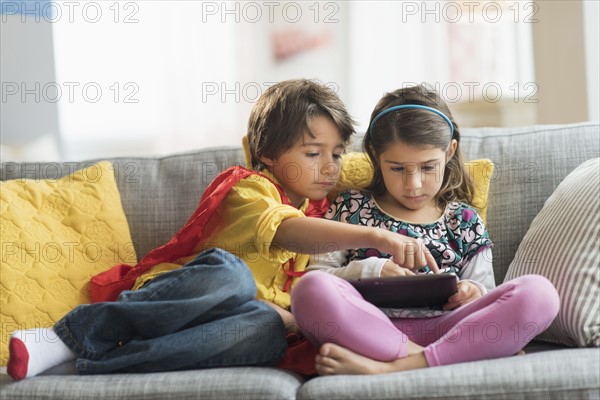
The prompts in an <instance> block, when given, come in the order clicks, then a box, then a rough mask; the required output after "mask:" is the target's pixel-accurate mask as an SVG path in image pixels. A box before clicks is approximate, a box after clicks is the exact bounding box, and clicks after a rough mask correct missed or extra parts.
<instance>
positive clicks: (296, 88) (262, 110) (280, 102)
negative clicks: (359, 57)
mask: <svg viewBox="0 0 600 400" xmlns="http://www.w3.org/2000/svg"><path fill="white" fill-rule="evenodd" d="M319 116H324V117H329V118H331V119H332V121H333V122H334V123H335V125H336V126H337V127H338V128H339V129H340V131H341V133H342V140H343V142H344V144H347V143H348V142H349V140H350V137H351V136H352V134H353V133H354V120H353V119H352V117H350V114H348V111H346V107H345V106H344V104H343V103H342V101H341V100H340V98H339V97H338V96H337V94H336V93H335V92H334V91H333V90H332V89H331V88H329V87H327V86H325V85H323V84H322V83H320V82H317V81H313V80H308V79H296V80H287V81H283V82H279V83H277V84H275V85H273V86H271V87H269V88H268V89H267V90H266V91H265V92H264V93H263V94H262V95H261V96H260V98H259V99H258V101H257V102H256V104H255V105H254V107H253V108H252V111H251V112H250V118H249V120H248V144H249V148H250V156H251V161H252V168H253V169H255V170H261V169H262V168H264V167H265V166H264V165H263V163H262V162H261V161H260V157H267V158H271V159H275V158H277V157H279V156H280V155H281V154H283V153H285V152H286V151H287V150H289V149H291V148H292V147H293V146H294V145H295V144H296V143H297V142H298V141H299V140H301V139H302V137H303V136H304V134H305V133H307V134H308V135H311V136H312V133H311V132H310V130H309V123H310V121H311V119H312V118H314V117H319Z"/></svg>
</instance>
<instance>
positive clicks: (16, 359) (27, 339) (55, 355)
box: [7, 328, 77, 380]
mask: <svg viewBox="0 0 600 400" xmlns="http://www.w3.org/2000/svg"><path fill="white" fill-rule="evenodd" d="M9 353H10V356H9V359H8V365H7V372H8V374H9V375H10V376H11V377H12V378H13V379H15V380H22V379H25V378H31V377H32V376H36V375H38V374H41V373H42V372H44V371H45V370H47V369H49V368H52V367H54V366H56V365H58V364H61V363H63V362H65V361H69V360H73V359H75V358H76V357H77V354H75V353H74V352H73V351H71V349H69V348H68V347H67V345H66V344H64V342H63V341H62V340H60V338H59V337H58V336H57V335H56V333H54V330H53V329H52V328H35V329H27V330H23V331H15V332H13V334H12V335H11V336H10V342H9Z"/></svg>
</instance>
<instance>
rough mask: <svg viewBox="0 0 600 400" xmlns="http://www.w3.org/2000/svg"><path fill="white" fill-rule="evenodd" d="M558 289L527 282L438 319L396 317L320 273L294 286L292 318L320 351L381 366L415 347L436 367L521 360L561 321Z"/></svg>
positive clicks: (533, 279) (541, 281)
mask: <svg viewBox="0 0 600 400" xmlns="http://www.w3.org/2000/svg"><path fill="white" fill-rule="evenodd" d="M558 308H559V298H558V294H557V292H556V289H555V288H554V286H553V285H552V283H550V281H548V280H547V279H546V278H544V277H542V276H539V275H526V276H521V277H519V278H516V279H513V280H511V281H509V282H506V283H504V284H502V285H500V286H498V287H497V288H495V289H493V290H491V291H490V292H488V293H487V294H486V295H485V296H483V297H481V298H479V299H477V300H475V301H473V302H471V303H469V304H466V305H464V306H462V307H460V308H458V309H456V310H454V311H452V312H449V313H446V314H444V315H442V316H439V317H434V318H397V319H390V318H388V317H387V316H386V315H385V314H384V313H383V312H382V311H381V310H380V309H379V308H377V307H375V306H374V305H372V304H370V303H368V302H367V301H365V300H364V299H363V298H362V296H361V295H360V294H359V293H358V292H357V291H356V289H354V287H353V286H352V285H350V284H349V283H348V282H346V281H345V280H343V279H340V278H338V277H337V276H335V275H331V274H328V273H326V272H321V271H312V272H310V273H308V274H306V275H305V276H303V277H302V279H300V280H299V282H298V283H297V284H296V285H295V286H294V289H293V291H292V312H293V314H294V316H295V317H296V321H297V322H298V325H299V326H300V328H301V329H302V332H303V333H304V335H305V336H306V337H307V338H308V339H309V340H310V341H312V342H313V343H314V344H316V345H317V346H320V345H321V344H323V343H328V342H329V343H336V344H338V345H340V346H342V347H345V348H347V349H349V350H352V351H354V352H356V353H358V354H362V355H364V356H366V357H369V358H371V359H374V360H378V361H392V360H395V359H398V358H402V357H406V356H407V354H408V341H409V340H410V341H412V342H414V343H416V344H418V345H420V346H423V347H425V350H424V354H425V358H426V359H427V362H428V364H429V365H430V366H436V365H449V364H455V363H460V362H467V361H475V360H484V359H491V358H498V357H506V356H509V355H513V354H515V353H517V352H518V351H519V350H521V349H522V348H523V347H524V346H525V345H526V344H527V343H528V342H529V341H531V340H532V339H533V338H534V337H535V336H536V335H538V334H540V333H541V332H543V331H544V330H546V329H547V328H548V326H549V325H550V323H551V322H552V320H553V319H554V318H555V317H556V315H557V314H558Z"/></svg>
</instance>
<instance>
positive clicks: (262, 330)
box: [7, 80, 430, 380]
mask: <svg viewBox="0 0 600 400" xmlns="http://www.w3.org/2000/svg"><path fill="white" fill-rule="evenodd" d="M353 132H354V129H353V121H352V118H351V117H350V116H349V114H348V113H347V111H346V109H345V107H344V105H343V104H342V102H341V101H340V100H339V98H338V97H337V95H336V94H335V93H334V92H333V91H331V89H329V88H327V87H325V86H323V85H321V84H319V83H316V82H313V81H309V80H291V81H284V82H281V83H278V84H276V85H274V86H272V87H270V88H269V89H268V90H267V91H265V93H264V94H263V95H262V96H261V98H260V99H259V100H258V102H257V103H256V105H255V106H254V108H253V110H252V112H251V114H250V119H249V124H248V142H249V148H250V155H251V162H252V167H253V169H254V170H256V171H260V173H258V172H253V171H248V170H246V169H244V168H241V167H234V168H233V169H230V170H228V171H225V172H224V175H227V177H226V178H223V177H221V176H219V177H217V178H216V179H215V181H217V182H215V186H214V187H213V185H212V184H211V186H210V187H209V189H207V192H205V194H204V195H203V198H202V201H201V204H200V206H199V210H197V212H196V213H194V215H193V216H192V218H191V219H190V221H188V223H187V224H186V225H185V226H184V227H183V228H182V229H181V230H180V231H179V232H178V233H177V234H176V235H175V237H174V238H173V239H172V240H171V241H170V242H169V243H167V244H166V245H164V246H161V247H159V248H158V249H155V250H153V251H152V252H150V253H149V254H148V255H146V256H145V257H144V258H143V259H142V260H140V262H139V263H138V264H137V265H136V266H135V267H134V268H132V269H131V271H130V272H133V273H129V275H128V276H127V278H128V279H130V278H131V276H134V277H137V279H136V281H135V283H134V285H133V287H132V290H126V291H124V292H122V293H121V294H120V295H119V297H118V299H117V301H114V302H101V303H96V304H89V305H81V306H79V307H77V308H76V309H74V310H73V311H71V312H70V313H69V314H67V315H66V316H65V317H64V318H63V319H62V320H60V321H59V322H57V324H56V325H55V326H54V327H53V328H37V329H33V330H27V331H17V332H15V333H14V334H13V335H12V337H11V340H10V344H9V350H10V359H9V363H8V368H7V370H8V373H9V375H10V376H11V377H13V379H16V380H20V379H25V378H28V377H31V376H35V375H37V374H39V373H41V372H43V371H45V370H46V369H48V368H51V367H52V366H54V365H57V364H59V363H61V362H65V361H68V360H71V359H75V358H76V359H77V360H76V369H77V371H78V373H80V374H99V373H108V372H117V371H119V372H150V371H169V370H178V369H191V368H207V367H220V366H235V365H274V364H275V363H276V362H277V361H278V360H279V359H280V358H281V357H282V356H283V354H284V352H285V350H286V348H287V342H286V339H285V330H286V329H285V327H286V326H293V325H294V318H293V316H292V314H291V313H290V312H289V311H288V310H289V305H290V290H291V288H292V286H293V283H294V281H295V279H296V278H298V277H299V276H300V275H301V274H302V272H303V271H304V269H305V267H306V264H307V263H308V257H309V256H308V254H313V253H321V252H323V251H326V250H331V249H328V248H324V246H326V247H327V246H329V247H330V246H332V245H333V246H335V247H336V248H354V247H359V246H371V247H379V248H380V249H382V251H386V252H388V253H391V254H393V255H394V256H395V260H397V262H398V263H399V264H402V263H404V262H406V264H407V265H414V266H423V265H425V264H426V263H427V261H429V259H430V255H428V254H426V252H424V251H423V250H422V249H423V246H419V250H418V251H413V247H410V246H409V247H410V248H409V247H407V246H405V243H406V242H409V243H410V244H411V245H414V243H413V242H414V240H412V239H409V238H401V237H399V235H391V234H388V233H387V232H386V231H383V230H381V229H371V228H366V227H358V226H350V225H347V224H340V223H337V222H332V221H326V220H321V219H319V218H303V217H305V216H316V217H320V216H322V215H323V213H324V212H325V211H326V209H327V202H326V200H325V196H326V195H327V193H328V192H329V191H330V190H331V189H332V188H333V187H334V185H335V183H336V182H337V180H338V178H339V172H340V166H341V155H342V153H343V151H344V148H345V145H346V143H347V142H348V141H349V139H350V137H351V135H352V134H353ZM219 180H222V181H223V182H229V185H228V186H226V187H225V189H223V186H221V185H220V181H219ZM213 190H214V191H213ZM215 196H222V201H218V202H216V201H214V199H215V198H216V197H215ZM219 198H220V197H219ZM211 199H212V200H213V201H211ZM250 271H251V272H250ZM128 282H129V281H128ZM248 332H251V333H252V336H251V337H249V336H248Z"/></svg>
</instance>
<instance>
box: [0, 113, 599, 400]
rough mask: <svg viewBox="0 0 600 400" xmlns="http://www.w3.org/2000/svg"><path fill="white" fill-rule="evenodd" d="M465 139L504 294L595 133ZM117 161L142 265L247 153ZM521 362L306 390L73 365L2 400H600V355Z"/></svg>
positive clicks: (300, 383)
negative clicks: (529, 240) (484, 164)
mask: <svg viewBox="0 0 600 400" xmlns="http://www.w3.org/2000/svg"><path fill="white" fill-rule="evenodd" d="M463 131H464V132H463V136H464V139H463V153H464V155H465V157H466V159H467V160H470V159H476V158H489V159H491V160H492V161H493V162H494V164H495V172H494V175H493V176H492V183H491V188H490V198H489V209H488V217H487V225H488V228H489V231H490V234H491V237H492V239H493V241H494V242H495V248H494V269H495V276H496V282H497V283H500V282H502V281H503V278H504V276H505V273H506V271H507V269H508V266H509V264H510V262H511V260H512V258H513V256H514V254H515V252H516V250H517V247H518V245H519V243H520V241H521V239H522V238H523V236H524V234H525V232H526V231H527V229H528V227H529V225H530V223H531V221H532V219H533V218H534V216H535V215H536V214H537V213H538V212H539V210H540V209H541V208H542V206H543V205H544V202H545V200H546V199H547V198H548V196H549V195H550V194H551V193H552V192H553V190H554V189H555V188H556V186H557V185H558V184H559V183H560V182H561V180H562V179H563V178H564V177H565V176H566V175H567V174H568V173H569V172H571V171H572V170H573V169H574V168H575V167H576V166H578V165H579V164H581V163H582V162H583V161H585V160H587V159H590V158H595V157H599V156H600V126H599V124H598V123H582V124H571V125H557V126H532V127H523V128H485V129H464V130H463ZM112 161H113V162H114V165H115V167H117V170H118V171H120V173H119V175H118V176H119V179H118V185H119V189H120V193H121V197H122V203H123V207H124V210H125V213H126V215H127V218H128V221H129V224H130V229H131V234H132V237H133V241H134V243H135V247H136V250H137V254H138V256H142V255H144V254H145V253H147V252H148V251H149V250H151V249H152V248H154V247H157V246H158V245H161V244H163V243H164V242H166V241H167V240H168V239H169V238H170V236H171V235H172V234H173V233H175V232H176V231H177V230H178V228H179V227H180V226H181V225H182V224H183V223H184V222H185V221H186V220H187V218H188V216H189V215H190V214H191V212H192V211H193V210H194V209H195V207H196V205H197V202H198V199H199V197H200V195H201V193H202V191H203V189H204V188H205V187H206V185H207V184H208V183H209V182H210V181H211V180H212V178H214V176H216V174H217V173H218V172H219V171H220V170H222V169H224V168H226V167H229V166H232V165H236V164H241V163H242V162H243V155H242V151H241V149H240V148H237V147H231V148H213V149H205V150H198V151H193V152H189V153H185V154H177V155H172V156H167V157H161V158H119V159H114V160H112ZM83 164H84V163H82V166H84V165H83ZM87 164H88V165H89V163H87ZM23 167H25V168H26V167H27V165H21V164H14V163H5V164H3V165H2V169H1V170H0V174H1V175H0V176H1V178H2V180H9V179H16V178H19V177H20V176H21V174H23V171H25V170H26V169H24V168H23ZM31 170H32V169H31V168H29V171H31ZM37 170H40V171H47V172H54V171H59V170H61V169H59V168H37ZM66 170H70V171H72V170H73V169H72V168H70V169H66ZM48 178H56V176H49V177H48ZM592 184H598V183H597V182H596V183H592ZM526 351H527V354H526V355H524V356H516V357H509V358H503V359H498V360H488V361H480V362H471V363H465V364H457V365H452V366H445V367H437V368H430V369H425V370H416V371H409V372H403V373H393V374H387V375H380V376H337V377H317V378H313V379H310V380H304V379H303V378H302V377H300V376H298V375H295V374H293V373H288V372H286V371H283V370H278V369H275V368H258V367H248V368H221V369H209V370H198V371H185V372H169V373H154V374H114V375H98V376H77V375H66V376H65V375H56V374H64V373H68V372H72V365H68V364H66V365H61V366H59V367H57V368H55V369H53V370H51V371H49V372H48V373H47V374H45V375H43V376H38V377H35V378H32V379H28V380H25V381H22V382H12V381H11V380H10V378H9V377H8V376H7V375H6V373H5V372H3V373H2V374H1V392H0V393H1V395H0V398H1V399H60V400H68V399H73V400H82V399H127V400H134V399H156V400H166V399H178V400H180V399H232V398H240V399H349V398H356V399H416V398H419V399H431V398H435V399H467V398H468V399H499V398H501V399H565V398H566V399H583V398H587V399H598V398H600V349H599V348H568V347H565V346H560V345H555V344H547V343H543V342H535V341H534V342H533V343H531V344H530V345H529V346H528V347H527V348H526Z"/></svg>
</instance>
